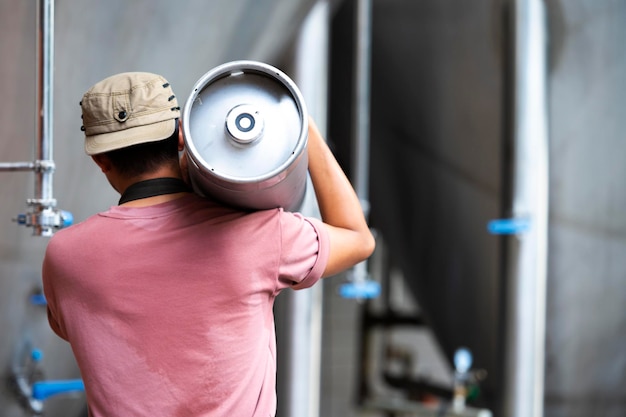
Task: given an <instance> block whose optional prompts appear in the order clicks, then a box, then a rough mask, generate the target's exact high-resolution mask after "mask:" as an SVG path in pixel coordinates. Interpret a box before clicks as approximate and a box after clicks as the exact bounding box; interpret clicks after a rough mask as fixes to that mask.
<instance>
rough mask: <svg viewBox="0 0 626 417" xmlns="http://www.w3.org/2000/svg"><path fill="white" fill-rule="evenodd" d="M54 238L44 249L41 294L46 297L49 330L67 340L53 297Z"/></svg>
mask: <svg viewBox="0 0 626 417" xmlns="http://www.w3.org/2000/svg"><path fill="white" fill-rule="evenodd" d="M54 242H55V241H54V238H53V239H51V240H50V242H49V243H48V248H47V249H46V254H45V256H44V260H43V266H42V273H41V275H42V281H43V292H44V296H45V297H46V308H47V312H48V323H50V328H51V329H52V331H53V332H54V333H56V334H57V335H58V336H59V337H60V338H62V339H65V340H67V335H66V334H65V331H64V330H63V328H62V326H61V323H60V320H59V313H58V308H57V303H56V297H55V296H54V281H55V280H54V275H55V273H56V272H55V268H54V266H53V265H54V261H53V258H54V255H53V253H54V249H53V245H54Z"/></svg>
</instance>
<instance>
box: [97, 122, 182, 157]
mask: <svg viewBox="0 0 626 417" xmlns="http://www.w3.org/2000/svg"><path fill="white" fill-rule="evenodd" d="M175 130H176V121H175V119H170V120H164V121H161V122H157V123H152V124H149V125H145V126H137V127H132V128H130V129H126V130H120V131H117V132H111V133H103V134H100V135H93V136H85V152H86V153H87V155H96V154H99V153H104V152H109V151H114V150H116V149H121V148H127V147H129V146H133V145H139V144H141V143H149V142H157V141H160V140H163V139H167V138H169V137H170V136H172V134H174V131H175Z"/></svg>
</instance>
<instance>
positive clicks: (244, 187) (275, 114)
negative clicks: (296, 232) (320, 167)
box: [183, 61, 308, 210]
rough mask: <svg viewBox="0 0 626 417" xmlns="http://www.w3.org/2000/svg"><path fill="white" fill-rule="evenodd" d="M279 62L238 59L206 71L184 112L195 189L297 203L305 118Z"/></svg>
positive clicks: (239, 200) (240, 200)
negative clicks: (268, 62)
mask: <svg viewBox="0 0 626 417" xmlns="http://www.w3.org/2000/svg"><path fill="white" fill-rule="evenodd" d="M307 117H308V116H307V111H306V107H305V104H304V100H303V98H302V96H301V93H300V91H299V90H298V87H297V86H296V85H295V83H294V82H293V81H292V80H291V79H290V78H289V77H288V76H287V75H286V74H284V73H283V72H282V71H280V70H279V69H277V68H275V67H273V66H271V65H268V64H265V63H261V62H256V61H233V62H229V63H226V64H223V65H220V66H218V67H216V68H213V69H212V70H210V71H209V72H207V73H206V74H205V75H204V76H203V77H202V78H200V80H198V82H197V83H196V85H195V86H194V88H193V90H192V92H191V94H190V95H189V97H188V99H187V102H186V104H185V109H184V112H183V131H184V136H185V145H186V152H187V156H188V157H189V161H190V164H189V167H190V178H191V180H192V183H193V185H194V188H195V189H196V191H198V192H200V193H202V194H207V195H211V196H213V197H215V198H217V199H219V200H222V201H224V202H226V203H229V204H233V205H235V206H240V207H245V208H252V209H266V208H274V207H284V208H285V209H287V210H297V208H298V207H299V206H300V204H301V203H302V199H303V197H304V192H305V188H306V172H307V166H308V158H307V154H306V152H305V151H306V143H307V135H308V119H307Z"/></svg>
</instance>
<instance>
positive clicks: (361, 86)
mask: <svg viewBox="0 0 626 417" xmlns="http://www.w3.org/2000/svg"><path fill="white" fill-rule="evenodd" d="M371 36H372V0H357V11H356V34H355V38H356V47H355V49H354V52H355V53H354V80H355V85H354V90H355V91H354V103H353V108H354V136H353V141H352V146H353V148H354V150H353V152H352V155H353V160H352V170H353V175H352V184H353V186H354V189H355V190H356V193H357V195H358V196H359V199H360V200H361V204H362V205H363V210H364V212H365V214H366V215H368V214H369V200H368V199H369V192H368V191H369V190H368V189H369V148H370V123H369V118H370V78H371V77H370V72H371V69H370V63H371Z"/></svg>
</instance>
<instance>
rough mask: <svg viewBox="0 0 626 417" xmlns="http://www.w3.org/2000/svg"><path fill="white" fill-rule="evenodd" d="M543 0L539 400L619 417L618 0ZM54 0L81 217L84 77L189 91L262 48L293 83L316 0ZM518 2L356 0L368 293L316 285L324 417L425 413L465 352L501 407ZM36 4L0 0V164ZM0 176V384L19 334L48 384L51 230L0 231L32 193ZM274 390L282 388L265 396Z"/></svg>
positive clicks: (478, 397)
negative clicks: (44, 271)
mask: <svg viewBox="0 0 626 417" xmlns="http://www.w3.org/2000/svg"><path fill="white" fill-rule="evenodd" d="M541 3H542V4H543V5H544V6H545V9H546V16H547V26H546V27H547V29H548V39H549V43H548V48H547V53H548V66H547V68H546V72H547V76H548V78H547V80H548V84H547V87H548V90H547V104H548V122H549V167H550V168H549V184H548V186H549V226H548V242H549V244H548V265H547V302H546V316H545V319H546V332H545V348H544V354H545V377H544V382H545V390H544V393H543V396H544V407H543V413H544V415H546V416H550V417H561V416H568V417H569V416H574V417H576V416H590V415H593V416H609V417H613V416H616V417H617V416H619V417H621V416H623V415H625V414H626V394H625V391H624V389H623V387H624V386H625V385H626V349H625V348H624V346H626V336H625V335H626V276H625V274H626V273H625V272H624V271H625V270H626V256H624V254H625V253H626V217H625V216H624V214H623V211H624V210H623V207H624V206H625V205H626V204H625V203H626V201H625V200H626V191H625V188H624V186H623V178H625V177H626V172H625V171H626V168H625V166H626V164H625V163H624V162H626V149H625V148H626V141H624V140H623V132H624V131H625V130H626V129H625V128H626V103H625V101H624V97H625V94H626V48H625V47H624V39H626V2H624V1H623V0H567V1H565V0H545V1H543V2H541ZM55 4H56V13H55V24H56V27H55V38H56V40H55V53H56V56H55V78H54V160H55V162H56V165H57V169H56V172H55V176H54V181H55V182H54V183H55V188H54V190H55V193H54V194H55V198H57V200H58V202H59V207H60V208H62V209H65V210H69V211H71V212H72V213H73V215H74V217H75V221H76V222H78V221H81V220H83V219H85V218H86V217H88V216H89V215H91V214H93V213H95V212H97V211H101V210H104V209H106V208H108V206H110V205H112V204H115V202H116V201H117V197H116V194H115V192H114V191H113V190H112V189H111V188H110V186H109V185H108V183H107V182H106V179H105V178H104V177H103V176H102V175H101V174H100V172H98V170H97V168H96V166H95V165H94V164H93V163H92V162H91V161H90V160H89V158H87V157H86V156H85V155H84V152H83V148H82V140H83V137H82V132H80V129H79V128H80V124H81V123H80V115H79V108H78V102H79V100H80V97H81V96H82V94H83V93H84V91H85V90H86V89H88V88H89V87H90V86H91V85H92V84H93V83H95V82H96V81H98V80H100V79H101V78H104V77H106V76H108V75H111V74H113V73H116V72H122V71H134V70H138V71H151V72H157V73H162V74H163V75H164V76H165V77H166V78H168V80H169V81H170V82H171V83H172V85H173V86H174V88H175V91H177V95H178V97H179V99H180V98H183V99H184V98H186V96H187V95H188V93H189V92H190V90H191V87H192V85H193V84H194V83H195V81H196V80H197V79H198V78H199V77H200V76H201V75H202V74H204V73H205V72H206V71H208V70H209V69H210V68H212V67H214V66H215V65H218V64H221V63H223V62H226V61H230V60H235V59H258V60H261V61H265V62H268V63H270V64H274V65H276V66H279V67H281V68H283V69H284V70H286V71H287V72H288V73H289V74H290V75H292V76H294V77H296V76H297V74H296V73H297V71H296V70H297V68H298V64H297V58H296V56H297V55H298V53H300V54H301V55H300V56H302V54H304V55H305V56H306V51H304V52H303V51H299V52H298V51H296V50H297V49H298V46H297V42H294V40H295V39H297V37H298V35H299V34H300V30H301V28H302V26H303V24H304V22H305V19H306V17H307V15H308V13H309V12H310V11H311V10H312V7H313V6H314V4H315V1H314V0H290V1H286V0H283V1H281V0H263V1H259V0H256V1H255V0H230V1H221V0H219V1H212V2H202V1H192V0H184V1H179V2H165V1H143V0H134V1H132V2H131V1H120V0H108V1H106V2H105V1H97V0H83V1H75V0H58V1H56V3H55ZM514 4H515V1H513V0H472V1H460V0H456V1H455V0H374V1H373V2H372V7H373V8H372V12H373V13H372V33H371V45H372V47H371V56H372V61H371V79H372V84H371V117H370V123H371V130H370V136H371V158H370V162H371V166H370V170H369V174H370V187H369V191H370V196H369V199H370V203H371V213H370V220H371V224H372V227H373V228H374V229H375V230H376V233H377V237H378V242H379V245H378V249H377V253H376V254H375V255H374V257H373V259H372V260H371V262H370V269H371V271H370V273H371V276H372V279H374V280H376V281H377V282H379V283H380V284H381V286H382V294H381V296H380V297H378V298H377V299H376V300H373V301H369V302H357V301H355V300H352V299H345V298H342V297H340V296H339V295H338V291H339V288H340V285H341V284H342V283H345V282H346V281H347V280H348V277H345V276H341V277H337V278H334V279H332V280H328V281H326V282H325V283H324V285H323V297H321V298H319V299H317V300H318V301H317V302H318V303H322V304H321V307H322V347H321V360H320V362H319V363H320V368H321V369H320V374H321V384H320V385H321V388H320V400H319V403H320V404H319V415H320V416H331V417H335V416H336V417H348V416H355V417H356V416H374V417H377V416H382V415H385V416H401V415H416V416H417V415H434V414H432V413H431V414H424V413H427V412H428V411H425V410H424V409H423V408H422V407H421V406H420V405H424V404H437V405H436V406H435V407H436V409H441V408H442V406H441V405H442V404H445V403H446V401H443V402H442V400H441V399H442V398H443V399H446V400H448V399H449V398H450V396H451V395H452V383H453V377H454V374H453V366H454V365H453V363H452V357H453V355H454V352H455V351H456V349H457V348H459V347H462V346H464V347H468V348H469V349H470V350H471V351H472V353H473V355H474V365H473V366H474V369H476V370H484V371H486V374H485V372H482V373H479V375H480V376H481V377H484V379H482V380H481V381H480V383H479V384H478V386H477V389H476V390H475V391H473V394H472V396H471V398H470V400H469V405H470V406H471V407H472V410H473V411H476V412H477V410H479V409H482V408H485V409H489V410H491V411H492V412H493V413H494V415H496V416H505V417H506V415H505V414H504V412H505V411H504V410H506V409H507V408H506V404H504V393H505V391H506V387H505V386H504V381H505V375H506V369H503V368H504V363H505V357H506V351H505V346H506V345H507V340H505V338H506V336H505V335H506V334H507V323H508V322H509V321H508V320H509V319H510V317H507V314H508V313H507V305H506V299H507V298H506V292H507V289H508V288H509V286H510V280H511V277H510V276H509V275H508V272H507V271H508V270H509V267H510V265H508V263H510V259H509V258H507V256H506V249H507V241H510V240H511V239H514V237H503V236H496V235H492V234H490V233H489V232H488V231H487V224H488V222H489V221H490V220H493V219H496V218H502V217H505V218H506V217H508V216H510V215H511V193H512V191H511V188H512V184H511V182H512V178H511V177H512V169H513V167H512V166H511V164H512V160H513V158H514V155H513V153H512V148H513V143H512V141H513V138H512V130H513V127H512V126H513V124H514V121H513V120H512V108H511V107H512V103H513V101H514V98H515V94H516V92H515V91H514V88H513V82H512V80H513V78H514V76H515V66H514V62H512V58H511V57H512V52H513V51H512V49H513V43H512V35H511V33H512V30H513V26H514V24H513V21H514V20H513V16H512V12H511V10H512V8H513V6H514ZM327 6H328V9H327V12H328V19H329V21H328V26H329V29H330V31H329V34H328V36H329V60H328V69H327V74H328V82H329V88H328V118H327V119H328V124H327V126H328V129H327V136H328V139H329V142H330V144H331V146H332V147H333V149H334V150H335V152H336V155H337V157H338V159H339V160H340V162H341V163H342V165H343V166H344V168H345V169H346V171H347V172H348V173H350V174H352V173H353V172H352V168H353V167H352V162H351V161H352V153H353V145H352V144H351V138H352V136H353V135H354V124H353V117H354V102H353V99H354V93H355V91H354V75H355V74H354V65H355V62H354V59H353V57H354V47H355V43H356V40H355V31H356V27H355V20H354V19H355V9H356V1H353V0H344V1H331V2H329V3H328V4H327ZM36 10H37V2H36V1H34V0H33V1H14V0H0V57H1V58H0V91H2V93H3V96H4V97H5V98H7V100H5V101H4V104H5V105H4V106H3V108H2V110H1V111H0V155H1V156H0V162H8V161H29V160H32V158H33V147H34V136H35V127H34V125H35V123H34V121H35V117H36V109H35V106H36V104H35V74H36V59H35V58H36V31H37V27H36ZM299 65H302V64H299ZM320 88H325V86H321V87H320ZM320 116H321V117H326V116H325V115H320ZM0 175H2V177H3V178H2V182H1V184H2V185H1V186H0V195H1V196H2V204H0V231H1V232H0V259H1V261H0V340H1V341H2V342H1V343H0V364H2V365H3V369H2V372H3V379H4V380H8V379H10V374H11V371H12V367H14V365H15V364H16V363H21V361H22V359H23V355H24V352H29V351H30V350H31V349H32V348H35V347H36V348H39V349H41V351H42V352H44V358H43V360H42V368H43V371H44V372H45V377H46V378H49V379H66V378H77V377H79V374H78V371H77V369H76V366H75V364H74V361H73V357H72V354H71V351H70V349H69V347H68V346H67V344H66V343H65V342H63V341H61V340H60V339H58V338H57V337H56V336H55V335H53V334H52V332H51V331H50V330H49V329H48V325H47V321H46V316H45V308H43V307H42V306H40V305H34V304H33V303H31V302H30V301H29V300H30V298H29V297H30V296H31V295H32V294H36V293H37V292H38V291H39V290H40V285H41V284H40V263H41V258H42V256H43V251H44V250H45V245H46V238H41V237H32V236H31V231H30V230H28V229H26V228H24V227H22V226H18V225H16V224H15V223H13V222H11V219H13V218H15V217H16V215H17V214H18V213H22V212H24V211H25V210H26V207H25V200H26V199H27V198H31V197H32V194H33V174H32V173H24V172H0ZM278 325H279V326H280V318H279V319H278ZM279 350H280V347H279ZM299 383H302V381H297V380H296V381H286V382H285V381H282V384H283V385H284V384H287V385H294V384H299ZM280 389H282V388H280V382H279V397H280V395H281V392H280ZM45 407H46V415H49V416H53V417H54V416H73V415H76V416H79V415H82V413H83V407H84V404H83V399H82V397H81V395H80V394H78V395H76V396H70V397H58V398H54V399H51V400H49V401H47V402H46V405H45ZM403 410H404V411H403ZM407 410H411V411H407ZM0 411H1V414H2V415H3V416H7V417H21V416H26V415H28V414H27V413H26V412H25V411H24V409H23V408H22V407H21V406H20V404H18V402H17V401H16V399H15V396H14V395H13V393H12V391H11V389H10V386H9V384H2V385H0ZM448 411H449V410H448ZM279 415H281V414H280V412H279ZM282 415H286V414H282ZM474 415H475V414H474ZM311 417H314V416H311ZM315 417H316V416H315ZM528 417H530V416H528ZM533 417H536V416H533Z"/></svg>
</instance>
